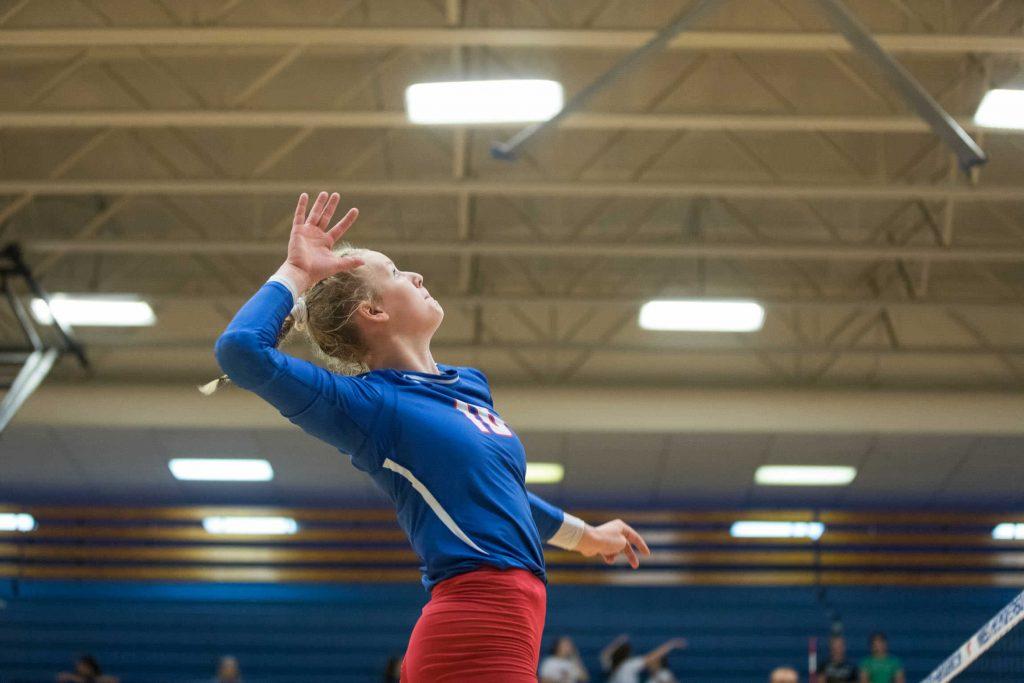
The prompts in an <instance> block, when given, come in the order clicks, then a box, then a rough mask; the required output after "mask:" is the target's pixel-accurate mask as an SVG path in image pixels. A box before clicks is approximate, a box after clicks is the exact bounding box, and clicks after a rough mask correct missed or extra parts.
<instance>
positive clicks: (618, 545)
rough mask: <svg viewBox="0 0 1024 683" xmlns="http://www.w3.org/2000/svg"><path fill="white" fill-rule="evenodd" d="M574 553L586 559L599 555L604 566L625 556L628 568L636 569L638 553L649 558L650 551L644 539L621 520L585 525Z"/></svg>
mask: <svg viewBox="0 0 1024 683" xmlns="http://www.w3.org/2000/svg"><path fill="white" fill-rule="evenodd" d="M576 551H577V552H579V553H583V554H584V555H586V556H587V557H591V556H593V555H600V556H601V557H603V558H604V561H605V563H606V564H611V563H613V562H615V558H616V557H618V556H619V555H620V554H622V555H625V556H626V559H627V560H628V561H629V566H630V567H632V568H633V569H636V568H637V567H639V566H640V557H639V555H638V553H642V554H643V555H647V556H650V554H651V549H650V548H648V547H647V543H646V542H645V541H644V539H643V538H642V537H641V536H640V534H638V533H637V532H636V531H634V530H633V528H632V527H631V526H629V525H628V524H626V523H625V522H623V521H622V520H621V519H615V520H612V521H610V522H607V523H605V524H602V525H601V526H597V527H594V526H590V525H589V524H588V525H587V528H586V531H584V532H583V538H581V539H580V542H579V545H577V546H576Z"/></svg>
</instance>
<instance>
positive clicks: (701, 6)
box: [491, 0, 723, 161]
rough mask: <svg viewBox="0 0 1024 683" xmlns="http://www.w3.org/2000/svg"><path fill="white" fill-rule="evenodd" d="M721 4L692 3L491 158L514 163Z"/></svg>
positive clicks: (496, 147) (718, 0)
mask: <svg viewBox="0 0 1024 683" xmlns="http://www.w3.org/2000/svg"><path fill="white" fill-rule="evenodd" d="M722 1H723V0H697V2H695V3H693V4H692V5H691V6H689V7H687V8H686V9H685V10H683V11H682V12H681V13H680V14H678V15H677V16H676V18H675V19H673V20H672V21H671V22H670V23H669V24H668V25H667V26H665V27H664V28H662V29H661V30H660V31H658V33H657V34H655V36H654V37H653V38H651V39H650V40H649V41H647V42H646V43H645V44H643V45H642V46H640V47H638V48H637V49H636V50H634V51H633V52H630V53H629V54H628V55H626V56H625V57H623V58H622V59H620V60H619V61H618V62H616V63H615V65H614V66H612V68H610V69H608V71H606V72H604V73H603V74H601V75H600V76H598V77H597V78H596V79H594V81H593V82H591V83H590V84H589V85H588V86H586V87H585V88H583V89H582V90H580V91H579V92H578V93H576V94H575V95H573V96H572V98H571V99H570V100H569V102H568V103H566V105H565V106H564V107H562V109H561V111H559V112H558V113H557V114H555V115H554V116H552V117H551V118H550V119H548V120H546V121H538V122H537V123H532V124H530V125H529V126H527V127H526V128H523V129H522V130H520V131H519V132H518V133H516V134H515V135H513V136H512V137H510V138H509V139H508V140H506V141H505V142H495V143H494V144H492V145H491V156H493V157H494V158H495V159H502V160H504V161H511V160H513V159H515V158H516V152H517V151H518V150H519V148H520V147H522V146H523V145H525V144H526V143H527V142H528V141H529V140H530V139H531V138H533V137H534V136H535V135H537V134H538V133H540V132H541V131H543V130H545V129H546V128H550V127H551V126H554V125H555V124H556V123H558V122H559V121H561V120H562V119H564V118H565V117H566V116H568V115H569V114H572V113H573V112H576V111H579V109H580V108H582V107H583V105H584V104H586V103H587V101H588V100H590V98H591V97H593V96H594V95H596V94H597V93H598V92H600V91H601V90H603V89H604V88H605V87H606V86H608V85H609V84H610V83H611V82H612V81H614V80H615V79H617V78H619V77H621V76H624V75H625V74H626V73H628V72H629V71H631V70H632V69H633V68H634V67H636V65H637V64H638V63H639V62H640V61H641V60H642V59H643V58H644V57H646V56H647V55H648V54H650V53H651V52H654V51H655V50H660V49H661V48H663V47H664V46H665V45H666V44H668V42H669V41H671V40H672V39H673V38H675V37H676V36H677V35H679V34H680V33H682V32H683V31H685V30H686V29H688V28H690V26H691V25H693V24H694V23H696V22H697V21H698V20H699V19H701V18H702V17H703V16H704V15H706V14H708V13H709V12H710V11H711V10H713V9H715V8H716V6H717V5H720V4H722Z"/></svg>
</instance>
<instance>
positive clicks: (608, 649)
mask: <svg viewBox="0 0 1024 683" xmlns="http://www.w3.org/2000/svg"><path fill="white" fill-rule="evenodd" d="M627 640H629V636H627V635H626V634H625V633H623V634H621V635H618V636H615V640H613V641H612V642H610V643H608V644H607V645H605V646H604V647H603V648H601V670H602V671H605V672H608V671H610V670H611V668H612V653H613V652H615V648H617V647H619V646H620V645H622V644H623V643H625V642H626V641H627Z"/></svg>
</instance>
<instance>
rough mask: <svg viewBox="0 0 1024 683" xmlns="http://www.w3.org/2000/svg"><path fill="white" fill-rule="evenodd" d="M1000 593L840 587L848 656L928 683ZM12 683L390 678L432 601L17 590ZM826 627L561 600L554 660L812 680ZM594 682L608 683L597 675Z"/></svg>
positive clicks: (361, 589)
mask: <svg viewBox="0 0 1024 683" xmlns="http://www.w3.org/2000/svg"><path fill="white" fill-rule="evenodd" d="M1014 594H1015V591H1013V590H1000V589H973V588H954V589H908V588H868V587H863V588H839V589H830V590H829V591H828V594H827V596H828V600H829V602H830V603H831V605H832V607H833V608H834V609H836V610H838V612H839V613H840V614H841V615H842V617H843V620H844V622H845V624H846V628H847V634H848V636H849V638H850V648H851V653H852V654H853V655H854V656H855V657H860V656H861V655H862V654H863V653H864V649H865V642H866V639H867V636H868V634H869V633H870V632H871V631H873V630H875V629H877V628H882V629H884V630H886V631H887V632H888V633H889V637H890V643H891V645H892V649H893V651H894V652H895V653H896V654H898V655H900V656H901V657H903V659H904V662H905V663H906V665H907V670H908V679H909V680H911V681H913V680H919V679H920V678H921V677H922V676H923V675H924V674H925V673H927V671H929V670H930V669H931V668H932V667H933V666H934V665H935V664H936V663H938V662H939V661H941V660H942V659H943V658H944V657H945V656H946V655H947V654H948V653H950V652H951V651H952V650H953V648H954V647H956V646H957V645H959V644H960V642H962V641H963V640H964V639H965V638H966V637H967V636H968V635H970V634H971V633H973V631H974V630H975V629H976V628H977V627H978V626H979V625H981V624H982V623H983V622H984V621H985V620H986V619H988V618H989V617H990V616H991V615H992V614H994V613H995V612H996V611H997V610H998V609H999V608H1000V607H1002V606H1003V605H1004V604H1005V603H1006V602H1008V601H1009V600H1010V599H1011V598H1012V597H1013V595H1014ZM0 599H3V601H4V603H5V607H4V608H3V609H0V681H2V682H3V683H24V682H29V681H31V682H33V683H35V682H37V681H52V680H54V673H55V672H56V671H58V670H60V669H66V668H68V667H69V666H70V660H71V658H72V656H73V655H74V654H75V653H81V652H91V653H93V654H95V655H97V657H98V658H99V659H100V661H101V662H102V663H103V664H104V666H105V667H106V668H107V669H108V671H109V672H110V673H113V674H116V675H120V676H121V678H122V681H123V683H142V682H143V681H145V682H147V683H159V682H161V681H169V682H170V681H208V680H210V678H211V676H212V669H213V662H214V661H215V660H216V658H217V657H218V656H219V655H222V654H226V653H230V654H234V655H236V656H238V657H239V659H240V660H241V662H242V665H243V672H244V673H245V674H246V680H247V681H252V682H260V681H266V682H268V683H269V682H271V681H273V682H277V683H299V682H300V681H301V682H303V683H309V682H311V681H337V682H339V683H357V682H358V683H367V682H372V681H377V680H379V676H380V670H381V667H382V665H383V662H384V661H385V660H386V658H387V657H388V656H389V655H390V654H394V653H398V652H400V651H401V650H402V647H403V645H404V643H405V641H406V638H407V636H408V632H409V630H410V628H411V626H412V624H413V623H414V621H415V619H416V616H417V615H418V613H419V609H420V607H421V606H422V604H423V602H424V600H425V594H424V593H423V591H422V590H421V589H420V588H419V587H418V586H415V585H404V584H403V585H380V584H375V585H357V586H298V585H274V586H254V585H236V586H232V585H203V584H195V585H190V584H176V585H163V584H117V583H77V582H38V581H33V582H22V583H20V584H18V585H14V584H12V583H5V584H3V585H2V587H0ZM827 629H828V619H827V617H826V613H825V610H824V609H823V607H822V605H821V603H820V602H819V600H818V596H817V595H816V593H815V591H814V590H813V589H811V588H732V587H730V588H696V587H694V588H661V587H658V588H649V587H645V588H639V587H608V586H601V587H596V586H552V587H551V590H550V597H549V609H548V626H547V629H546V631H545V647H547V645H548V644H549V643H550V642H551V640H552V639H553V638H554V636H555V635H557V634H559V633H568V634H571V635H573V636H574V637H575V638H576V640H577V643H578V644H579V646H580V649H581V651H582V652H583V654H584V657H585V659H586V660H587V663H588V664H589V665H590V666H591V667H592V669H593V671H594V672H595V673H596V671H597V661H596V653H597V650H598V649H599V648H600V647H601V645H603V644H604V643H605V642H607V641H608V640H610V639H611V638H612V637H614V636H615V635H617V634H618V633H620V632H623V631H628V632H629V633H631V634H632V635H633V639H634V642H635V644H636V645H637V646H638V647H640V648H646V647H651V646H654V645H656V644H657V643H659V642H661V641H662V640H664V639H667V638H669V637H672V636H675V635H683V636H686V637H687V638H688V639H689V640H690V649H689V651H687V652H685V653H682V654H677V655H675V656H674V657H673V658H671V660H670V661H671V664H672V667H673V669H675V670H676V672H677V674H679V676H680V677H681V679H682V680H684V681H705V682H708V683H740V682H743V683H746V682H748V681H751V682H754V681H756V682H763V681H764V680H765V677H766V673H767V671H768V670H769V669H771V668H772V667H773V666H776V665H778V664H791V665H793V666H796V667H797V668H798V669H799V670H805V669H806V664H805V662H806V647H807V645H806V643H807V637H808V636H810V635H821V636H824V635H825V634H827V632H828V631H827ZM595 680H600V679H599V677H597V678H595Z"/></svg>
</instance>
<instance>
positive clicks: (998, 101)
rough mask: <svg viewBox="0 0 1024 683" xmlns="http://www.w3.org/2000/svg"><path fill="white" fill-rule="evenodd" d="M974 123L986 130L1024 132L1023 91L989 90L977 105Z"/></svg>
mask: <svg viewBox="0 0 1024 683" xmlns="http://www.w3.org/2000/svg"><path fill="white" fill-rule="evenodd" d="M974 122H975V123H976V124H978V125H979V126H985V127H987V128H1012V129H1019V130H1024V90H1009V89H996V90H989V91H988V92H987V93H986V94H985V97H983V98H982V100H981V104H980V105H978V111H977V112H976V113H975V114H974Z"/></svg>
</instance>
